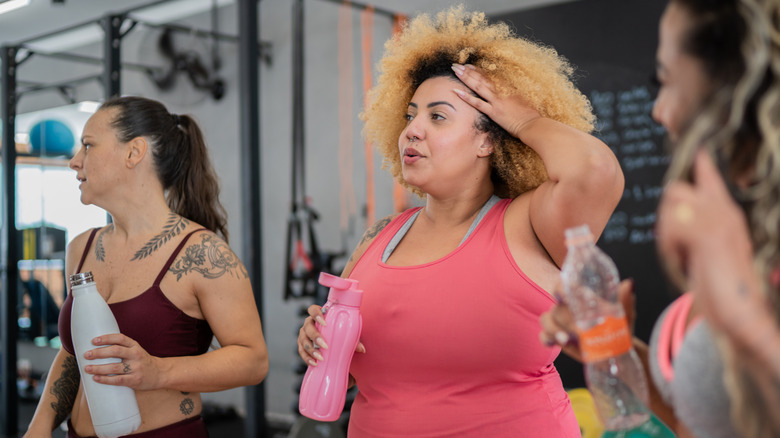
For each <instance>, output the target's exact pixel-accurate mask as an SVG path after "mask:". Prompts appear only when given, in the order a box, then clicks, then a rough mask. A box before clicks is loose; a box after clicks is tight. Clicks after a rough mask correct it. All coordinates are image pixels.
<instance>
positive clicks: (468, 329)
mask: <svg viewBox="0 0 780 438" xmlns="http://www.w3.org/2000/svg"><path fill="white" fill-rule="evenodd" d="M510 202H511V200H502V201H501V202H499V203H498V204H497V205H495V206H494V207H493V208H492V209H491V210H490V212H489V213H488V214H487V215H486V216H485V217H484V218H483V219H482V221H481V222H480V224H479V225H478V226H477V228H476V229H475V230H474V232H473V233H472V234H471V235H470V236H469V237H468V238H467V239H466V241H465V242H463V243H462V244H461V245H460V246H459V247H458V248H457V249H456V250H454V251H453V252H452V253H450V254H448V255H447V256H445V257H443V258H441V259H439V260H436V261H433V262H430V263H426V264H423V265H419V266H389V265H387V264H385V263H383V262H382V261H381V255H382V252H383V250H384V249H385V247H386V246H387V244H388V242H389V241H390V239H391V238H392V237H393V235H395V233H396V232H397V231H398V229H399V228H400V227H401V226H402V225H403V224H404V222H406V220H407V219H408V218H409V216H410V215H412V214H413V213H414V212H415V211H416V210H417V209H412V210H408V211H406V212H404V213H403V214H401V215H399V216H398V217H397V218H396V219H395V220H393V221H392V222H391V223H390V224H389V225H388V226H387V227H385V229H384V230H383V231H382V232H381V233H380V234H379V235H378V236H377V237H376V239H375V240H374V242H373V243H372V244H371V245H370V246H369V248H368V249H367V251H366V252H365V254H363V256H362V257H361V258H360V260H358V262H357V264H356V266H355V268H354V269H353V271H352V274H351V275H350V277H351V278H355V279H357V280H359V281H360V286H361V289H363V290H364V291H365V293H364V296H363V304H362V306H361V311H362V313H363V332H362V335H361V341H362V342H363V344H364V345H365V347H366V351H367V353H365V354H361V353H356V354H355V356H354V358H353V360H352V367H351V370H350V372H351V373H352V375H353V376H354V377H355V379H356V381H357V386H358V390H359V392H358V395H357V397H356V399H355V402H354V404H353V405H352V411H351V414H350V423H349V428H348V430H349V436H350V437H369V436H370V437H404V438H409V437H422V436H425V437H453V436H457V437H488V436H489V437H512V438H516V437H525V438H536V437H538V438H542V437H544V438H549V437H556V438H568V437H579V436H580V429H579V426H578V424H577V420H576V418H575V416H574V412H573V411H572V408H571V403H570V402H569V398H568V396H567V394H566V392H565V391H564V389H563V386H562V384H561V380H560V377H559V375H558V372H557V371H556V369H555V367H554V365H553V360H554V359H555V358H556V357H557V356H558V353H559V352H560V349H558V348H547V347H545V346H543V345H542V344H541V343H540V342H539V332H540V331H541V327H540V325H539V316H540V315H541V314H542V313H543V312H545V311H546V310H548V309H549V308H551V307H552V306H553V305H554V304H555V301H554V299H553V298H552V297H551V296H550V295H549V294H548V293H547V292H545V291H544V290H542V289H541V288H540V287H539V286H538V285H536V284H535V283H534V282H532V281H531V280H530V279H529V278H528V277H526V276H525V274H523V272H522V271H521V270H520V268H519V267H518V266H517V264H516V263H515V262H514V259H513V257H512V255H511V254H510V252H509V247H508V246H507V243H506V238H505V235H504V220H503V218H504V212H505V211H506V209H507V207H508V206H509V203H510Z"/></svg>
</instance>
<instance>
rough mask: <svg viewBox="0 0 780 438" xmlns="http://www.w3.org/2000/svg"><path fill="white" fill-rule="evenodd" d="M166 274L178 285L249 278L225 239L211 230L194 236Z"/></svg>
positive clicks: (196, 233) (198, 232)
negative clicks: (188, 280)
mask: <svg viewBox="0 0 780 438" xmlns="http://www.w3.org/2000/svg"><path fill="white" fill-rule="evenodd" d="M169 271H170V272H171V273H173V275H175V276H176V280H177V281H178V280H181V279H182V278H184V277H192V276H194V277H195V278H194V279H198V278H205V279H220V278H225V277H232V278H235V279H248V278H249V274H248V272H247V270H246V267H244V264H243V263H242V262H241V260H240V259H239V258H238V256H237V255H236V253H235V252H233V250H232V249H231V248H230V246H229V245H228V244H227V242H225V240H224V239H222V238H221V237H220V236H218V235H217V234H215V233H214V232H213V231H210V230H202V231H197V232H195V233H193V234H192V236H190V238H189V240H187V243H186V244H185V246H184V247H183V248H182V249H181V251H180V252H179V254H178V255H177V256H176V260H175V261H174V262H173V264H172V265H171V267H170V268H169Z"/></svg>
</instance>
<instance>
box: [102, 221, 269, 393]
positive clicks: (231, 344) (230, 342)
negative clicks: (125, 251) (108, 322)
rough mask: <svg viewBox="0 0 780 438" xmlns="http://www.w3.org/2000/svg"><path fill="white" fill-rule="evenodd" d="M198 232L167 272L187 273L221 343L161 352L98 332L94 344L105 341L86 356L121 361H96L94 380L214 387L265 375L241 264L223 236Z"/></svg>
mask: <svg viewBox="0 0 780 438" xmlns="http://www.w3.org/2000/svg"><path fill="white" fill-rule="evenodd" d="M201 235H203V236H204V237H203V241H202V242H201V243H193V244H190V245H188V246H187V247H186V248H185V251H186V252H187V255H186V256H185V258H189V259H191V260H190V261H191V262H192V263H189V264H187V263H185V264H178V263H176V264H174V265H173V266H172V267H171V271H169V275H171V274H176V273H177V271H176V270H177V269H178V270H179V273H181V274H183V275H187V276H191V281H192V282H193V283H194V285H195V294H196V298H197V300H198V303H199V306H200V309H201V312H202V314H203V317H204V318H205V319H206V321H208V323H209V325H210V326H211V329H212V331H213V332H214V335H215V337H216V339H217V341H218V342H219V344H220V346H221V347H220V348H218V349H215V350H212V351H209V352H207V353H205V354H202V355H199V356H183V357H165V358H161V357H154V356H151V355H149V354H148V353H147V352H146V351H145V350H144V349H143V348H141V346H139V345H138V343H137V342H135V341H134V340H132V339H130V338H128V337H127V336H124V335H121V334H113V335H105V336H101V337H100V338H96V339H98V340H97V341H96V342H94V344H95V345H110V346H109V347H106V348H98V349H95V350H91V351H89V352H88V353H87V354H88V355H90V356H88V358H98V357H119V358H121V359H122V363H119V364H115V365H102V366H96V367H95V370H96V372H97V370H99V374H95V375H94V378H95V380H97V381H98V382H101V383H107V384H112V385H123V386H129V387H131V388H133V389H136V390H153V389H161V388H165V389H172V390H177V391H183V392H213V391H222V390H226V389H230V388H235V387H239V386H249V385H256V384H258V383H260V382H261V381H262V380H263V379H264V378H265V376H266V374H267V373H268V352H267V349H266V345H265V339H264V338H263V331H262V327H261V323H260V316H259V313H258V310H257V306H256V304H255V299H254V295H253V293H252V286H251V284H250V281H249V276H248V274H247V271H246V268H245V267H244V265H243V264H242V263H241V261H240V260H239V259H238V257H237V256H236V255H235V254H234V253H233V251H232V250H231V249H230V247H228V245H227V244H226V243H225V242H224V241H223V240H222V239H220V238H218V237H217V236H216V235H214V234H213V233H208V234H206V233H202V234H201ZM190 251H192V255H190ZM180 260H182V259H180ZM112 344H113V345H112ZM114 368H115V369H114ZM87 371H88V372H89V371H90V370H87ZM111 374H113V375H111Z"/></svg>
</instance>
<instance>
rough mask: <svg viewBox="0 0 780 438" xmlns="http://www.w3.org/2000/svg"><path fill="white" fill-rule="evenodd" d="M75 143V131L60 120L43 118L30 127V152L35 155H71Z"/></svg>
mask: <svg viewBox="0 0 780 438" xmlns="http://www.w3.org/2000/svg"><path fill="white" fill-rule="evenodd" d="M75 144H76V139H75V137H74V136H73V132H72V131H71V130H70V128H69V127H68V125H66V124H65V123H63V122H61V121H59V120H52V119H48V120H41V121H40V122H38V123H36V124H34V125H33V126H32V128H30V153H31V154H33V155H45V156H48V157H57V156H61V155H66V156H71V155H73V147H74V146H75Z"/></svg>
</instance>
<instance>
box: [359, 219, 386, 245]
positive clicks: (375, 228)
mask: <svg viewBox="0 0 780 438" xmlns="http://www.w3.org/2000/svg"><path fill="white" fill-rule="evenodd" d="M391 220H392V217H391V216H387V217H386V218H384V219H380V220H378V221H377V222H375V223H374V225H372V226H371V228H369V229H367V230H366V232H365V233H363V238H362V239H360V243H359V244H358V245H362V244H364V243H366V242H368V241H369V240H371V239H373V238H374V237H376V236H377V234H379V232H380V231H382V230H384V229H385V227H386V226H387V224H389V223H390V221H391Z"/></svg>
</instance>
